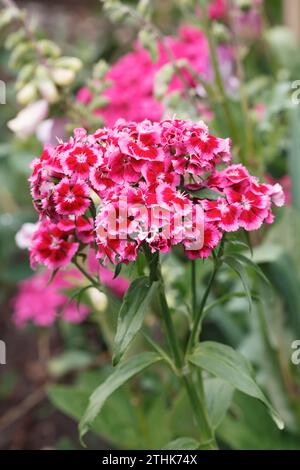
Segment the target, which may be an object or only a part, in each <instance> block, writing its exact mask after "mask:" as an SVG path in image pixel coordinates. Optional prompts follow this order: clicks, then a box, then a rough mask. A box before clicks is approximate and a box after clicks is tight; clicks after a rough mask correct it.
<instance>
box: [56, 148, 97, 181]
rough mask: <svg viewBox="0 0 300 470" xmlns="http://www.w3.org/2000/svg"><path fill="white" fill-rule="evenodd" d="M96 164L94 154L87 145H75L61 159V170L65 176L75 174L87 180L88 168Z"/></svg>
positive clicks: (95, 155)
mask: <svg viewBox="0 0 300 470" xmlns="http://www.w3.org/2000/svg"><path fill="white" fill-rule="evenodd" d="M97 162H98V156H97V154H96V152H95V151H94V150H93V149H91V148H90V147H88V146H87V145H77V146H76V147H74V148H73V149H72V150H70V151H69V152H67V153H66V155H65V157H64V159H63V169H64V171H65V173H66V174H67V175H73V174H76V175H78V176H80V177H82V178H88V176H89V172H90V168H91V167H93V166H95V165H96V163H97Z"/></svg>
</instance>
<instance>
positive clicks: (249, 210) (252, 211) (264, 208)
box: [225, 188, 270, 231]
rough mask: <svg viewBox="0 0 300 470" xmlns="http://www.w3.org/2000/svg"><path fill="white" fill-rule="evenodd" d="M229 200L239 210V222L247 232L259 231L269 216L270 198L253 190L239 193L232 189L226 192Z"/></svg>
mask: <svg viewBox="0 0 300 470" xmlns="http://www.w3.org/2000/svg"><path fill="white" fill-rule="evenodd" d="M225 192H226V196H227V200H228V201H229V203H230V204H235V205H237V206H238V208H239V216H238V222H239V225H240V227H243V228H244V229H245V230H248V231H250V230H257V229H259V228H260V227H261V225H262V224H263V222H264V220H265V218H266V217H267V216H268V212H269V206H270V198H269V196H267V195H262V194H261V195H259V194H255V193H254V192H253V191H252V190H251V189H247V190H246V191H243V192H241V193H238V192H236V191H234V190H232V189H230V188H228V189H227V190H225Z"/></svg>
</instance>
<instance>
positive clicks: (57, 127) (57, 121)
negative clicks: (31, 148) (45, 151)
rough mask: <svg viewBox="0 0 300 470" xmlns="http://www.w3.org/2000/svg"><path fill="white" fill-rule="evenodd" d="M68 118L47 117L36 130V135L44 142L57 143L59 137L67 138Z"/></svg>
mask: <svg viewBox="0 0 300 470" xmlns="http://www.w3.org/2000/svg"><path fill="white" fill-rule="evenodd" d="M67 122H68V121H67V119H66V118H54V119H46V120H45V121H43V122H41V124H40V125H39V126H38V128H37V130H36V136H37V138H38V140H39V141H40V142H41V143H42V144H52V145H56V144H57V140H58V137H59V138H60V139H66V138H67V133H66V124H67Z"/></svg>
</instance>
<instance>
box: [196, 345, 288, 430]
mask: <svg viewBox="0 0 300 470" xmlns="http://www.w3.org/2000/svg"><path fill="white" fill-rule="evenodd" d="M189 361H190V362H191V363H192V364H194V365H195V366H197V367H200V368H201V369H203V370H206V371H207V372H209V373H210V374H213V375H215V376H216V377H219V378H220V379H223V380H225V381H226V382H228V383H229V384H231V385H232V386H233V387H235V388H236V389H238V390H240V391H241V392H243V393H245V394H246V395H249V396H251V397H254V398H257V399H258V400H260V401H262V402H263V403H264V404H265V405H266V407H267V408H268V410H269V412H270V415H271V416H272V418H273V420H274V421H275V423H276V424H277V426H278V428H279V429H283V427H284V423H283V422H282V420H281V418H280V417H279V415H278V414H277V412H276V411H275V410H274V408H273V407H272V405H271V404H270V402H269V401H268V399H267V398H266V396H265V395H264V393H263V391H262V390H261V389H260V387H259V386H258V385H257V383H256V381H255V379H254V372H253V369H252V367H251V364H250V363H249V362H248V361H247V359H245V358H244V356H242V355H241V354H240V353H239V352H237V351H235V350H234V349H232V348H231V347H230V346H227V345H225V344H220V343H215V342H213V341H205V342H203V343H201V344H199V345H198V346H197V348H196V349H195V350H194V352H193V353H192V354H191V355H190V356H189Z"/></svg>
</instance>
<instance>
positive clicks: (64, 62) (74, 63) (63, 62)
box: [55, 57, 82, 72]
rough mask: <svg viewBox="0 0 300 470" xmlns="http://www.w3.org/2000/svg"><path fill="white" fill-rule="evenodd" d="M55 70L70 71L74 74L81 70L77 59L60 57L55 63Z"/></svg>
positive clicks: (80, 63) (80, 64)
mask: <svg viewBox="0 0 300 470" xmlns="http://www.w3.org/2000/svg"><path fill="white" fill-rule="evenodd" d="M55 65H56V66H57V68H63V69H70V70H73V71H74V72H79V70H80V69H81V68H82V62H81V60H80V59H78V58H77V57H60V58H59V59H57V61H56V62H55Z"/></svg>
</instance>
